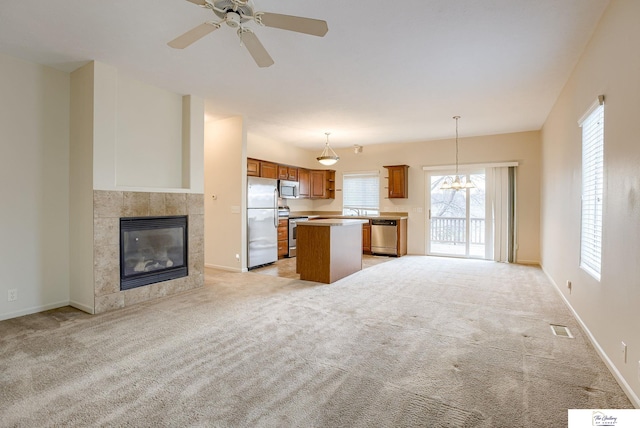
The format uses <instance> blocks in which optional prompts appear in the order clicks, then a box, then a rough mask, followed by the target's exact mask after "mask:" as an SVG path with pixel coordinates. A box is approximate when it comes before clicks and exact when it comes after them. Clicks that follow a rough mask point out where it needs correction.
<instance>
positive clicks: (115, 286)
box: [93, 190, 204, 314]
mask: <svg viewBox="0 0 640 428" xmlns="http://www.w3.org/2000/svg"><path fill="white" fill-rule="evenodd" d="M172 215H187V216H188V230H189V235H188V241H189V242H188V244H189V249H188V257H189V260H188V262H189V275H188V276H186V277H183V278H178V279H173V280H169V281H164V282H158V283H155V284H149V285H145V286H143V287H138V288H133V289H131V290H125V291H120V218H121V217H157V216H172ZM93 278H94V296H95V303H94V312H95V313H96V314H99V313H102V312H107V311H111V310H114V309H120V308H124V307H126V306H130V305H133V304H136V303H140V302H144V301H147V300H153V299H157V298H160V297H164V296H168V295H170V294H175V293H179V292H182V291H186V290H190V289H193V288H198V287H202V286H203V285H204V195H203V194H193V193H151V192H119V191H105V190H95V191H94V192H93Z"/></svg>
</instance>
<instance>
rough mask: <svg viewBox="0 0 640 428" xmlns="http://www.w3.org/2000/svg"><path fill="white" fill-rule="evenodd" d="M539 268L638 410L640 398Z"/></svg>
mask: <svg viewBox="0 0 640 428" xmlns="http://www.w3.org/2000/svg"><path fill="white" fill-rule="evenodd" d="M540 267H541V268H542V271H543V272H544V274H545V275H546V276H547V278H548V279H549V281H551V284H553V286H554V288H555V289H556V291H557V292H558V294H559V295H560V297H561V298H562V301H563V302H564V304H565V305H566V306H567V308H569V310H570V311H571V313H572V314H573V317H574V318H575V319H576V321H578V324H580V327H581V328H582V330H583V331H584V332H585V333H586V335H587V338H588V339H589V341H590V342H591V344H592V345H593V347H594V348H595V350H596V352H597V353H598V355H599V356H600V358H601V359H602V361H603V362H604V364H605V365H606V366H607V368H608V369H609V371H610V372H611V374H612V375H613V377H614V378H615V380H616V382H618V385H620V387H621V388H622V390H623V391H624V393H625V394H626V395H627V397H629V400H630V401H631V404H633V406H634V407H635V408H636V409H640V398H639V397H638V395H637V394H636V393H635V392H634V391H633V389H631V386H630V385H629V383H627V381H626V380H625V378H624V377H623V376H622V374H621V373H620V371H619V370H618V368H617V367H616V365H615V364H614V363H613V361H611V359H610V358H609V356H608V355H607V353H606V352H605V351H604V349H602V347H601V346H600V344H599V343H598V341H597V340H596V338H595V337H594V336H593V334H591V331H590V330H589V328H588V327H587V325H586V324H585V323H584V321H582V318H580V315H578V313H577V312H576V310H575V309H573V306H571V303H570V302H569V300H567V298H566V296H565V295H564V294H563V293H562V291H561V289H560V287H558V284H556V282H555V281H554V280H553V278H551V275H549V272H547V270H546V269H545V268H544V266H542V265H541V266H540Z"/></svg>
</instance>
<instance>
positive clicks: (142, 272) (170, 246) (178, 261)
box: [120, 216, 189, 290]
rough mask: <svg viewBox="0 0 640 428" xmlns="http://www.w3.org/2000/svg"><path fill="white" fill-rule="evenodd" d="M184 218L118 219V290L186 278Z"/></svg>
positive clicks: (185, 228)
mask: <svg viewBox="0 0 640 428" xmlns="http://www.w3.org/2000/svg"><path fill="white" fill-rule="evenodd" d="M187 236H188V232H187V216H167V217H128V218H121V219H120V290H129V289H131V288H136V287H142V286H144V285H148V284H153V283H156V282H162V281H168V280H171V279H176V278H181V277H184V276H187V275H188V260H187V256H188V254H187V253H188V251H187V249H188V247H189V246H188V244H187Z"/></svg>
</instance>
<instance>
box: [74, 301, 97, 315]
mask: <svg viewBox="0 0 640 428" xmlns="http://www.w3.org/2000/svg"><path fill="white" fill-rule="evenodd" d="M69 306H73V307H74V308H76V309H80V310H81V311H83V312H86V313H88V314H91V315H93V314H95V309H94V308H92V307H90V306H87V305H85V304H83V303H80V302H75V301H73V300H72V301H70V302H69Z"/></svg>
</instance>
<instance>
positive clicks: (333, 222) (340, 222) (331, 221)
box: [297, 218, 369, 227]
mask: <svg viewBox="0 0 640 428" xmlns="http://www.w3.org/2000/svg"><path fill="white" fill-rule="evenodd" d="M368 222H369V220H363V219H355V218H353V219H352V218H349V219H343V218H325V219H318V220H314V219H309V221H304V222H300V223H298V224H297V226H298V227H300V226H329V227H331V226H351V225H355V224H365V223H368Z"/></svg>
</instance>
